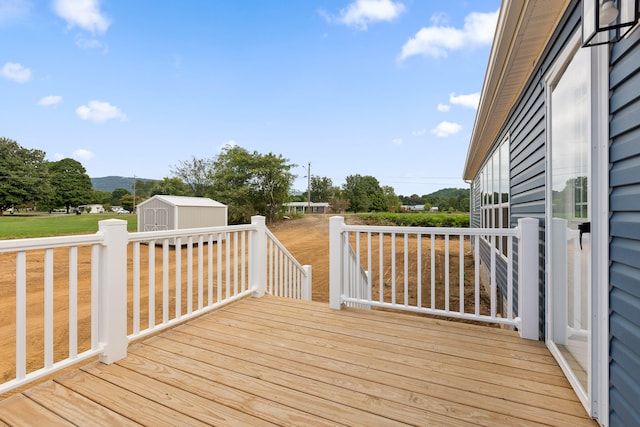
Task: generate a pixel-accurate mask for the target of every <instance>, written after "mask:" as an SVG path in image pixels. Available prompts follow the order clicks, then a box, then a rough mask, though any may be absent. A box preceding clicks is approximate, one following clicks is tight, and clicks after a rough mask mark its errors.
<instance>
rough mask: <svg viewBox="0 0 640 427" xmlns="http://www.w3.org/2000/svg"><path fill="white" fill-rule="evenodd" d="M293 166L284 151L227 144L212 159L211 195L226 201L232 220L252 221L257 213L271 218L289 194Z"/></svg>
mask: <svg viewBox="0 0 640 427" xmlns="http://www.w3.org/2000/svg"><path fill="white" fill-rule="evenodd" d="M294 166H295V165H293V164H290V163H289V160H288V159H285V158H283V157H282V156H281V155H275V154H273V153H269V154H265V155H263V154H260V153H258V152H256V151H254V152H253V153H250V152H249V151H247V150H246V149H244V148H242V147H239V146H226V147H224V148H223V149H222V152H221V153H220V154H219V155H218V156H216V158H215V160H214V162H213V167H212V170H213V173H212V174H211V177H210V180H211V181H212V182H213V186H212V191H211V192H210V196H211V197H212V198H214V199H216V200H218V201H220V202H222V203H225V204H227V206H228V214H229V222H230V223H243V222H249V220H250V217H251V216H252V215H255V214H260V215H264V216H265V217H266V219H267V221H269V222H271V221H273V220H274V219H276V217H277V216H278V215H279V214H280V212H281V209H282V205H283V204H284V203H286V202H287V200H288V198H289V190H290V189H291V184H292V183H293V180H294V178H295V175H293V174H292V173H291V172H290V171H291V169H292V168H293V167H294Z"/></svg>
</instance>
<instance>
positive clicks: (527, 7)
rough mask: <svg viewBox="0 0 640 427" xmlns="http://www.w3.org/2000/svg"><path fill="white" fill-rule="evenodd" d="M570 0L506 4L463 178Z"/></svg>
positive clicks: (477, 162)
mask: <svg viewBox="0 0 640 427" xmlns="http://www.w3.org/2000/svg"><path fill="white" fill-rule="evenodd" d="M569 3H570V0H558V1H553V2H548V1H527V0H504V1H503V2H502V5H501V7H500V14H499V17H498V24H497V27H496V32H495V36H494V40H493V45H492V47H491V54H490V56H489V63H488V65H487V71H486V74H485V78H484V83H483V85H482V92H481V95H480V103H479V105H478V111H477V113H476V119H475V122H474V125H473V132H472V134H471V141H470V143H469V148H468V150H467V159H466V162H465V167H464V172H463V179H465V180H472V179H473V178H474V177H475V176H476V174H477V173H478V170H480V167H481V166H482V163H483V161H484V158H485V156H486V155H487V154H488V151H489V150H490V149H491V146H492V145H493V143H494V141H495V140H496V138H497V137H498V132H500V129H501V127H502V125H503V123H504V121H505V120H506V118H507V116H508V114H509V112H510V111H511V109H512V107H513V105H514V104H515V102H516V100H517V99H518V96H519V95H520V93H521V92H522V90H523V88H524V85H525V84H526V82H527V81H528V80H529V77H530V76H531V73H532V72H533V71H534V69H535V67H536V64H537V63H538V60H539V58H540V56H541V55H542V52H543V51H544V49H545V47H546V45H547V43H548V41H549V39H550V37H551V35H552V34H553V30H554V28H555V27H556V25H557V24H558V22H559V20H560V19H561V17H562V15H563V13H564V11H565V10H566V8H567V7H568V6H569Z"/></svg>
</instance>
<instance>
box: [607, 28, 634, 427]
mask: <svg viewBox="0 0 640 427" xmlns="http://www.w3.org/2000/svg"><path fill="white" fill-rule="evenodd" d="M639 64H640V31H638V30H636V31H635V32H634V33H633V34H632V35H631V37H630V38H629V39H627V40H622V41H620V42H619V43H617V44H616V45H614V46H613V48H612V51H611V63H610V65H611V69H610V76H609V88H610V90H611V97H610V100H609V109H610V113H611V121H610V126H609V133H610V137H611V140H612V143H611V146H610V149H609V161H610V163H611V168H610V174H609V185H610V199H609V210H610V220H609V233H610V237H611V240H610V245H609V257H610V261H611V262H610V269H609V282H610V286H609V306H610V310H609V313H610V315H609V337H610V341H609V343H610V357H609V370H610V380H609V406H610V417H609V423H610V425H611V426H612V427H616V426H630V425H638V423H640V408H639V407H638V402H640V72H639V71H638V66H639Z"/></svg>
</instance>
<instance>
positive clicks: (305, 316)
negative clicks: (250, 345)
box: [224, 307, 556, 366]
mask: <svg viewBox="0 0 640 427" xmlns="http://www.w3.org/2000/svg"><path fill="white" fill-rule="evenodd" d="M252 313H253V315H252V316H251V318H250V321H251V322H252V323H257V324H260V323H261V322H262V321H264V320H269V321H272V322H279V324H280V325H281V327H282V328H284V329H286V330H289V331H296V332H297V331H304V330H308V329H319V330H322V331H326V332H331V333H341V334H348V335H349V336H350V337H357V338H363V339H366V340H368V341H379V342H384V343H389V344H396V345H399V346H405V347H414V348H422V349H427V348H426V346H427V342H428V343H429V344H436V345H439V346H446V347H453V348H462V349H465V350H469V351H473V352H481V353H484V354H487V355H489V356H493V355H499V356H501V357H508V358H517V359H518V360H527V361H531V362H535V363H545V364H548V365H554V366H555V365H556V362H555V360H554V359H553V357H552V356H551V354H549V352H548V351H547V350H546V349H536V350H539V351H537V352H530V351H527V350H528V349H530V348H531V347H527V346H519V345H518V346H516V345H513V343H504V342H501V345H500V346H494V345H487V340H486V339H484V340H482V341H481V342H474V340H471V339H466V337H465V336H459V335H457V334H455V333H452V332H451V331H448V332H443V331H432V330H427V329H426V328H420V329H417V328H416V329H409V328H406V327H403V328H398V327H393V326H391V325H389V324H384V323H380V322H379V321H378V322H376V323H373V322H371V321H363V320H362V319H356V318H348V319H339V320H338V319H336V318H335V316H334V317H325V316H322V315H319V316H318V315H314V317H313V319H311V318H310V317H309V313H305V312H300V311H286V309H281V308H279V307H274V308H269V309H266V310H262V309H261V310H260V311H256V310H254V311H253V312H252ZM234 315H235V316H234ZM246 315H247V313H246V311H244V310H241V309H240V310H239V309H236V310H233V309H230V310H227V311H225V314H224V317H226V318H234V319H245V318H246ZM326 316H330V314H327V315H326ZM291 320H294V321H293V322H292V321H291ZM318 320H321V321H318ZM373 327H375V329H372V328H373ZM517 339H518V340H520V341H522V340H521V339H520V338H517ZM509 344H511V345H509ZM429 350H432V349H431V348H429Z"/></svg>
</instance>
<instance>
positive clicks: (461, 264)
mask: <svg viewBox="0 0 640 427" xmlns="http://www.w3.org/2000/svg"><path fill="white" fill-rule="evenodd" d="M459 240H460V242H459V243H460V248H459V249H458V251H459V255H458V256H459V263H458V268H459V270H458V271H459V272H458V275H459V276H460V296H459V299H460V301H459V302H460V313H464V234H461V235H460V236H459Z"/></svg>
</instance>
